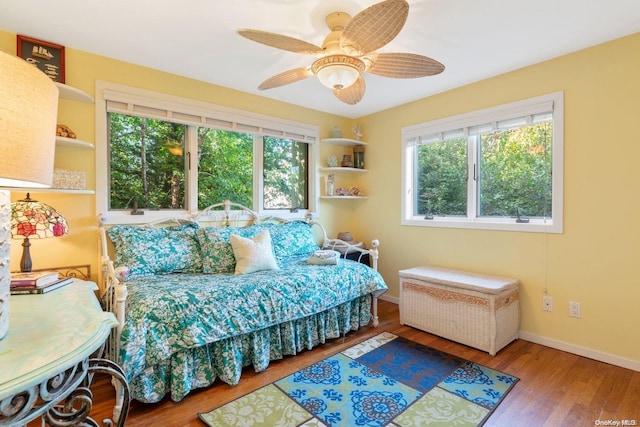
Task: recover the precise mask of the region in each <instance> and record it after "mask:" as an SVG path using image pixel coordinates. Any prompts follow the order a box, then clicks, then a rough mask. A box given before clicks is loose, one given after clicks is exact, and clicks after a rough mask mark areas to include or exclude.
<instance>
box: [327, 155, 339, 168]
mask: <svg viewBox="0 0 640 427" xmlns="http://www.w3.org/2000/svg"><path fill="white" fill-rule="evenodd" d="M327 165H329V167H330V168H337V167H338V158H337V157H336V156H329V157H327Z"/></svg>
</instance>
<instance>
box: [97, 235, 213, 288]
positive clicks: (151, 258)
mask: <svg viewBox="0 0 640 427" xmlns="http://www.w3.org/2000/svg"><path fill="white" fill-rule="evenodd" d="M197 228H198V225H197V224H195V223H189V224H185V225H181V226H171V227H157V228H154V227H149V226H140V225H116V226H113V227H111V228H110V229H109V230H108V231H107V234H108V235H109V238H110V239H111V241H112V242H113V246H114V249H115V261H114V263H115V265H116V266H117V267H126V268H128V269H129V276H128V279H129V280H133V279H138V278H141V277H146V276H153V275H155V274H168V273H177V272H184V273H198V272H200V271H202V259H201V257H200V246H199V245H198V241H197V239H196V229H197Z"/></svg>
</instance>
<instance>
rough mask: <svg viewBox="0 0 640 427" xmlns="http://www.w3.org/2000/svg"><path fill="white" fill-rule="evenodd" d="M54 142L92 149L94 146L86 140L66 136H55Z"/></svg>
mask: <svg viewBox="0 0 640 427" xmlns="http://www.w3.org/2000/svg"><path fill="white" fill-rule="evenodd" d="M56 144H58V145H60V146H63V147H74V148H87V149H90V150H93V149H94V148H95V146H94V145H93V144H92V143H90V142H87V141H83V140H81V139H75V138H66V137H64V136H56Z"/></svg>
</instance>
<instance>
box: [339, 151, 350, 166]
mask: <svg viewBox="0 0 640 427" xmlns="http://www.w3.org/2000/svg"><path fill="white" fill-rule="evenodd" d="M340 165H341V166H342V167H343V168H352V167H353V160H351V154H345V155H344V156H342V163H340Z"/></svg>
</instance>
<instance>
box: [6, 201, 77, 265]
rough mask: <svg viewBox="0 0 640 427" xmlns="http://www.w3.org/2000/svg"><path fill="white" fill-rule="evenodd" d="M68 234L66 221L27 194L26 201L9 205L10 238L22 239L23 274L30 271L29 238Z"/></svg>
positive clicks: (50, 208) (53, 210)
mask: <svg viewBox="0 0 640 427" xmlns="http://www.w3.org/2000/svg"><path fill="white" fill-rule="evenodd" d="M68 232H69V227H68V226H67V220H65V219H64V217H63V216H62V215H60V213H59V212H58V211H56V210H55V209H54V208H52V207H51V206H49V205H47V204H44V203H41V202H39V201H37V200H33V199H32V198H31V197H30V196H29V193H27V198H26V199H22V200H18V201H17V202H14V203H11V237H12V238H14V239H24V241H23V242H22V258H21V259H20V271H22V272H23V273H28V272H30V271H31V253H30V251H29V248H30V247H31V243H30V242H29V239H30V238H31V239H47V238H49V237H60V236H62V235H65V234H67V233H68Z"/></svg>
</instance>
